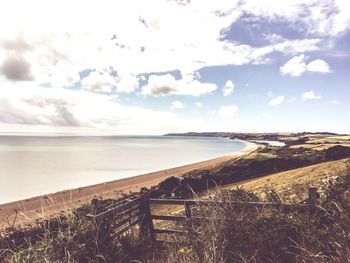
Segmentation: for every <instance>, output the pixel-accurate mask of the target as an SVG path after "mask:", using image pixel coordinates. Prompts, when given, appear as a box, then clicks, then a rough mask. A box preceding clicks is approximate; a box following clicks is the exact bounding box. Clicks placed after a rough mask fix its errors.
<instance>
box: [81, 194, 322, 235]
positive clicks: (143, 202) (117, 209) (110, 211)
mask: <svg viewBox="0 0 350 263" xmlns="http://www.w3.org/2000/svg"><path fill="white" fill-rule="evenodd" d="M308 194H309V195H308V196H309V197H308V198H307V199H305V200H303V201H302V202H300V203H299V204H279V203H266V202H237V201H213V200H195V199H151V198H149V193H146V194H143V195H137V196H133V197H129V198H127V199H124V200H122V201H120V202H117V203H115V204H112V205H110V206H107V207H101V206H100V201H99V200H98V199H93V200H92V201H91V213H90V214H88V215H87V216H88V218H90V219H91V220H93V222H95V224H96V225H97V226H101V225H103V224H104V223H105V222H106V221H107V220H108V223H109V225H110V226H111V227H110V229H109V230H108V231H109V234H110V235H112V236H118V235H121V234H123V233H125V232H126V231H127V230H129V229H130V228H131V227H132V226H135V225H137V224H139V226H140V228H141V232H142V234H143V235H148V236H149V237H150V239H151V240H153V241H156V237H157V234H182V233H184V232H185V231H184V230H178V229H163V228H156V227H155V224H154V220H158V221H159V220H160V221H167V222H169V221H170V222H179V221H187V223H188V224H187V225H191V224H192V222H195V221H197V220H203V219H208V218H204V217H198V216H194V215H193V213H192V212H193V210H192V208H193V207H194V206H197V207H198V206H199V207H200V206H204V207H205V206H211V205H217V204H220V203H221V204H225V205H230V207H234V208H237V209H242V208H276V209H280V210H281V211H285V212H292V211H299V212H308V211H309V212H310V213H313V212H314V211H315V210H316V203H317V198H318V197H319V196H318V193H317V189H316V187H310V188H309V191H308ZM152 205H177V206H179V205H180V206H184V211H185V213H184V215H180V214H179V215H156V214H153V213H152V210H151V206H152ZM180 210H181V209H180ZM211 219H214V220H215V218H211Z"/></svg>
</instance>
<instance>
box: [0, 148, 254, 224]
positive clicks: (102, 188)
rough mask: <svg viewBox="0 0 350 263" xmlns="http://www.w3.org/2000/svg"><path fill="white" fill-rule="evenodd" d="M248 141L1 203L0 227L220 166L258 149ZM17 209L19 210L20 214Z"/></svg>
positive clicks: (32, 220) (67, 210)
mask: <svg viewBox="0 0 350 263" xmlns="http://www.w3.org/2000/svg"><path fill="white" fill-rule="evenodd" d="M244 143H245V144H246V147H245V148H243V149H242V150H240V151H238V152H234V153H232V154H229V155H225V156H221V157H217V158H214V159H209V160H205V161H201V162H197V163H192V164H187V165H183V166H179V167H173V168H169V169H165V170H161V171H155V172H151V173H147V174H142V175H137V176H133V177H128V178H123V179H118V180H114V181H110V182H105V183H100V184H95V185H90V186H86V187H80V188H77V189H71V190H66V191H60V192H57V193H52V194H48V195H44V196H36V197H32V198H28V199H24V200H18V201H14V202H10V203H6V204H1V205H0V228H3V227H6V226H7V227H8V226H10V225H9V224H12V222H14V225H16V226H24V225H26V224H31V223H33V222H34V221H35V220H37V219H45V218H50V217H55V216H58V215H59V214H61V213H67V212H69V211H70V210H71V209H74V208H77V207H79V206H81V205H83V204H85V203H89V202H90V200H91V199H92V198H93V197H98V198H103V199H107V198H116V197H117V196H118V195H120V194H121V193H129V192H130V191H132V192H137V191H139V190H140V189H141V188H142V187H148V188H149V187H151V186H154V185H157V184H159V183H160V182H161V181H163V180H164V179H166V178H168V177H171V176H181V175H182V174H184V173H187V172H190V171H193V170H196V169H216V168H220V167H222V166H224V165H225V164H226V163H228V162H232V161H236V160H238V159H240V158H242V157H244V156H246V155H248V154H250V153H252V152H254V151H255V150H256V149H257V148H258V145H257V144H255V143H252V142H248V141H244ZM16 210H17V211H19V212H18V214H17V216H16ZM15 217H16V220H15ZM14 220H15V221H14Z"/></svg>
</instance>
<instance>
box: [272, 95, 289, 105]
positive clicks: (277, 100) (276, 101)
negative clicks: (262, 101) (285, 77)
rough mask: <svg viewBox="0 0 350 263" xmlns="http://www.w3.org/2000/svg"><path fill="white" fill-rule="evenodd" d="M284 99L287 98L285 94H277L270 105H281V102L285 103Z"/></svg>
mask: <svg viewBox="0 0 350 263" xmlns="http://www.w3.org/2000/svg"><path fill="white" fill-rule="evenodd" d="M284 99H285V98H284V96H277V97H276V98H273V99H272V100H270V102H269V105H270V106H277V105H280V104H281V103H283V101H284Z"/></svg>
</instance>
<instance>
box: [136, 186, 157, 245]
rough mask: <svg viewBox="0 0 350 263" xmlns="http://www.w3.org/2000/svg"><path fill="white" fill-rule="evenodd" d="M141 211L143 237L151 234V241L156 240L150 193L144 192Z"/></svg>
mask: <svg viewBox="0 0 350 263" xmlns="http://www.w3.org/2000/svg"><path fill="white" fill-rule="evenodd" d="M140 212H141V216H142V217H143V218H142V221H141V235H142V237H145V236H147V235H148V236H149V237H150V239H151V241H152V242H153V241H155V236H154V226H153V221H152V214H151V206H150V193H149V192H146V191H145V192H144V193H143V197H142V198H141V206H140Z"/></svg>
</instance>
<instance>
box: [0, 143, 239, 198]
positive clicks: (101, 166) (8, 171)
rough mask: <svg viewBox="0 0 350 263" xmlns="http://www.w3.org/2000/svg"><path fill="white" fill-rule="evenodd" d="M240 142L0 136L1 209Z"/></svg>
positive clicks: (213, 153)
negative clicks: (13, 203)
mask: <svg viewBox="0 0 350 263" xmlns="http://www.w3.org/2000/svg"><path fill="white" fill-rule="evenodd" d="M244 147H245V143H244V142H242V141H239V140H231V139H227V138H217V137H184V136H102V137H98V136H44V137H41V136H0V204H4V203H8V202H12V201H15V200H21V199H26V198H29V197H33V196H37V195H43V194H49V193H54V192H58V191H62V190H67V189H73V188H79V187H83V186H88V185H92V184H98V183H102V182H108V181H113V180H117V179H121V178H126V177H131V176H136V175H140V174H145V173H149V172H154V171H158V170H163V169H167V168H172V167H176V166H181V165H186V164H191V163H195V162H199V161H204V160H208V159H212V158H216V157H219V156H224V155H227V154H230V153H234V152H237V151H240V150H242V149H243V148H244Z"/></svg>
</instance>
